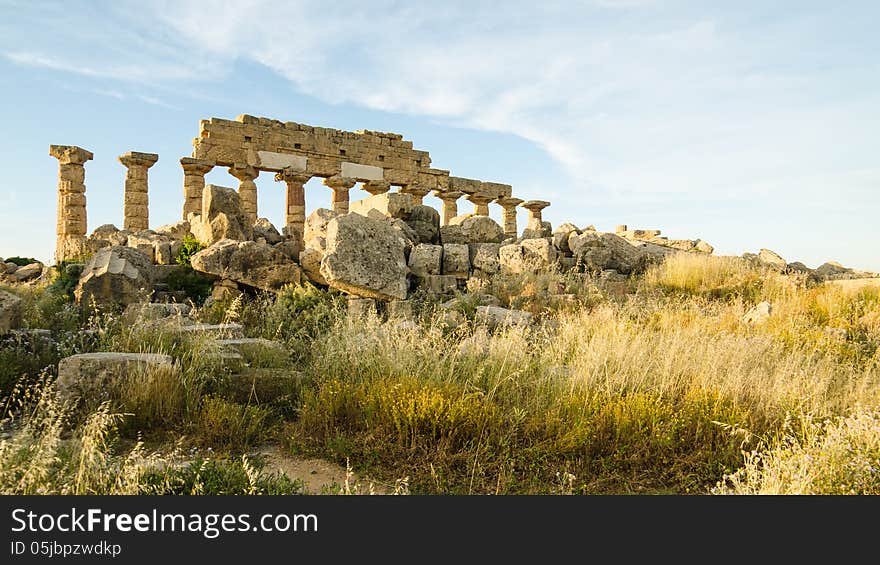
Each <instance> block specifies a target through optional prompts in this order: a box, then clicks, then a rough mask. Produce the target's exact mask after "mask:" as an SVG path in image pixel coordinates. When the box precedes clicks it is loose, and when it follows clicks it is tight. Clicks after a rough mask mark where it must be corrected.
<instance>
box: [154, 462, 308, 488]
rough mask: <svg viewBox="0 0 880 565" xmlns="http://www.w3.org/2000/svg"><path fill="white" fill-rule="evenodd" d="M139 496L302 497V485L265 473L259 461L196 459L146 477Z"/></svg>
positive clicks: (298, 482) (281, 476)
mask: <svg viewBox="0 0 880 565" xmlns="http://www.w3.org/2000/svg"><path fill="white" fill-rule="evenodd" d="M140 493H141V494H161V495H168V494H172V495H255V494H257V495H289V494H302V493H303V484H302V481H299V480H292V479H290V478H288V477H287V475H284V474H283V473H266V472H264V471H263V464H262V461H261V460H260V459H259V458H255V459H248V458H246V457H241V458H236V459H227V460H209V459H202V458H197V459H196V460H195V461H193V462H191V463H189V464H187V465H186V466H184V467H177V468H166V469H163V470H157V471H151V472H148V473H146V474H145V475H144V476H143V478H142V479H141V484H140Z"/></svg>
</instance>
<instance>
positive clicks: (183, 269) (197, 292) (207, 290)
mask: <svg viewBox="0 0 880 565" xmlns="http://www.w3.org/2000/svg"><path fill="white" fill-rule="evenodd" d="M165 282H166V283H167V284H168V289H169V290H171V291H174V292H177V291H181V290H182V291H184V292H186V295H187V297H189V298H190V299H191V300H192V301H193V302H195V303H196V304H202V303H203V302H204V301H205V300H206V299H207V298H208V297H209V296H211V290H212V289H213V288H214V281H213V279H211V278H210V277H208V276H206V275H203V274H202V273H199V272H198V271H196V270H194V269H193V268H192V267H190V266H189V264H179V265H178V266H177V267H176V268H175V269H174V270H173V271H171V273H170V274H169V275H168V279H167V280H166V281H165Z"/></svg>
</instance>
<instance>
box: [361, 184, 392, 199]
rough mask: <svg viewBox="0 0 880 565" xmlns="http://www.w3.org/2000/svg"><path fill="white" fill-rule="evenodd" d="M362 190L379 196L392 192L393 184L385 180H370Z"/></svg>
mask: <svg viewBox="0 0 880 565" xmlns="http://www.w3.org/2000/svg"><path fill="white" fill-rule="evenodd" d="M361 188H363V189H364V190H366V191H367V192H369V193H370V195H371V196H379V195H380V194H385V193H386V192H388V191H389V190H391V183H389V182H388V181H384V180H368V181H367V182H365V183H364V185H363V186H362V187H361Z"/></svg>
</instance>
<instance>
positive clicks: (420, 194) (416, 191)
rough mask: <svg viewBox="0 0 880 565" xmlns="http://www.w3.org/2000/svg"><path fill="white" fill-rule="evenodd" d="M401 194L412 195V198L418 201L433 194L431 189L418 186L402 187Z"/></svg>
mask: <svg viewBox="0 0 880 565" xmlns="http://www.w3.org/2000/svg"><path fill="white" fill-rule="evenodd" d="M400 192H402V193H403V194H410V195H412V196H415V197H416V198H417V199H418V200H421V199H422V198H424V197H425V196H427V195H428V193H429V192H431V189H430V188H425V187H423V186H420V185H418V184H408V185H406V186H402V187H401V188H400Z"/></svg>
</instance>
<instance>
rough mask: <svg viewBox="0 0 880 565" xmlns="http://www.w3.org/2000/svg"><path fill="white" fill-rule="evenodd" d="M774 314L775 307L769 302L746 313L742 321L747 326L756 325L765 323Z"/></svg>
mask: <svg viewBox="0 0 880 565" xmlns="http://www.w3.org/2000/svg"><path fill="white" fill-rule="evenodd" d="M772 313H773V306H772V305H771V304H770V303H769V302H767V301H764V302H761V303H760V304H758V305H756V306H755V307H754V308H752V309H751V310H749V311H748V312H746V314H745V316H743V318H742V321H743V323H745V324H756V323H760V322H763V321H765V320H766V319H767V318H769V317H770V315H771V314H772Z"/></svg>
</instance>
